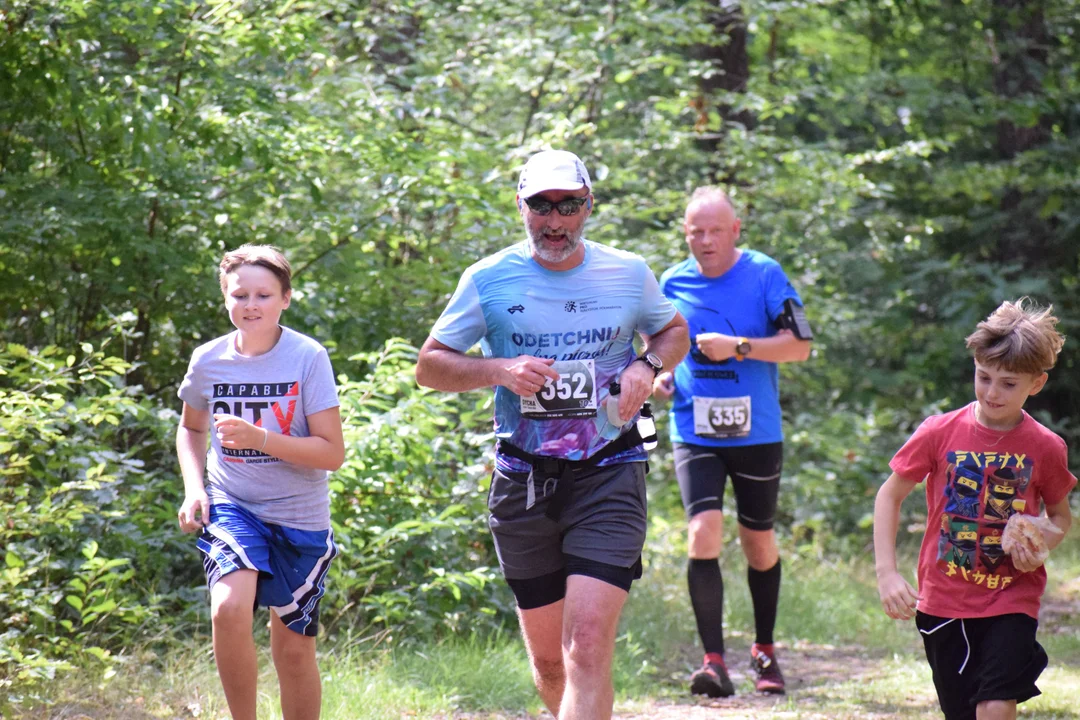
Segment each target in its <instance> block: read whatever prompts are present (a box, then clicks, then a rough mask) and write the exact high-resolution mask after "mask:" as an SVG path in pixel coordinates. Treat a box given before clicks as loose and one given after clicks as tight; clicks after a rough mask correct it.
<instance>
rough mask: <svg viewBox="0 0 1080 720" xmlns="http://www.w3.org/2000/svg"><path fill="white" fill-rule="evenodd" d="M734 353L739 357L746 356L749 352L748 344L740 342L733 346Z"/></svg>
mask: <svg viewBox="0 0 1080 720" xmlns="http://www.w3.org/2000/svg"><path fill="white" fill-rule="evenodd" d="M735 352H736V353H738V354H739V355H746V354H748V353H749V352H750V343H748V342H741V343H739V344H738V345H736V346H735Z"/></svg>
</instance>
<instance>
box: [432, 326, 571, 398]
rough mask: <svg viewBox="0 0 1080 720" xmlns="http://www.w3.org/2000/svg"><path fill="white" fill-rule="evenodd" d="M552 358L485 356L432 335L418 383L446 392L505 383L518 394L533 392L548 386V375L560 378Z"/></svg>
mask: <svg viewBox="0 0 1080 720" xmlns="http://www.w3.org/2000/svg"><path fill="white" fill-rule="evenodd" d="M553 362H555V361H554V360H551V359H544V358H536V357H532V356H531V355H519V356H518V357H515V358H483V357H476V356H475V355H466V354H465V353H463V352H458V351H457V350H455V349H454V348H452V347H450V346H448V345H444V344H442V343H441V342H439V341H438V340H436V339H435V338H432V337H429V338H428V339H427V341H426V342H425V343H424V346H423V347H422V348H420V356H419V357H418V358H417V360H416V382H417V383H418V384H420V385H422V386H423V387H429V388H432V389H434V390H443V391H444V392H467V391H469V390H476V389H479V388H484V387H493V386H495V385H502V386H503V387H505V388H508V389H509V390H510V391H511V392H513V393H514V394H515V395H532V394H534V393H537V392H539V391H540V388H542V387H544V380H545V378H551V379H552V380H558V379H559V374H558V373H557V372H555V371H554V370H552V369H551V364H552V363H553Z"/></svg>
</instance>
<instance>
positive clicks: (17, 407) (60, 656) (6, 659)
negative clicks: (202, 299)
mask: <svg viewBox="0 0 1080 720" xmlns="http://www.w3.org/2000/svg"><path fill="white" fill-rule="evenodd" d="M79 354H80V355H81V356H82V358H81V359H79V358H78V357H77V356H76V355H74V354H69V353H65V352H63V351H61V350H59V349H57V348H55V347H47V348H44V349H42V350H40V351H31V350H28V349H27V348H25V347H23V346H21V345H15V344H10V345H7V346H6V347H4V348H0V438H2V440H0V517H3V522H2V524H0V545H2V546H3V548H4V558H3V561H4V569H3V571H2V572H0V640H2V642H0V690H2V689H5V688H6V689H11V688H14V687H15V686H16V685H18V686H19V687H20V688H21V691H28V690H29V691H32V689H33V687H34V685H35V684H36V683H38V682H40V681H42V680H45V679H51V678H53V677H54V676H55V673H56V672H57V670H60V669H65V668H69V667H71V666H72V665H79V666H84V665H90V666H100V665H102V664H103V665H104V669H105V671H106V673H108V671H109V668H110V666H111V664H112V663H113V662H114V661H115V657H114V656H113V655H112V651H111V650H110V648H111V649H113V650H115V649H116V648H121V647H123V646H124V645H125V644H127V643H128V642H131V641H133V640H134V639H135V638H136V637H137V636H138V635H139V633H140V632H141V631H142V630H143V629H144V627H143V626H144V624H145V623H146V622H148V621H150V620H151V619H153V617H154V614H155V612H154V607H153V604H152V603H148V602H147V600H146V598H145V593H146V585H147V583H148V582H151V580H150V579H149V578H150V577H152V575H147V574H146V573H147V571H149V572H150V573H153V572H155V570H158V569H160V568H161V567H162V565H163V564H168V563H167V562H165V563H163V562H162V561H161V560H160V559H157V560H150V558H151V556H152V554H153V553H154V551H155V545H154V543H149V545H148V544H147V538H149V537H151V536H156V535H158V530H159V528H158V527H157V524H156V522H154V521H152V520H150V519H149V518H151V517H152V516H153V512H149V513H148V512H147V511H146V510H144V509H142V508H140V507H136V506H138V505H140V504H141V503H144V502H146V501H147V500H148V499H149V498H151V497H155V498H156V497H158V496H157V494H156V492H140V491H139V488H145V486H146V484H147V483H148V482H149V481H152V479H153V473H152V472H151V473H150V474H149V477H148V473H147V472H146V465H147V459H148V457H150V456H153V455H156V454H157V453H158V444H159V438H160V436H161V434H162V430H163V418H162V417H160V416H159V415H158V414H156V413H155V412H154V411H153V410H152V409H151V406H150V404H149V403H148V402H147V401H145V400H142V401H140V400H138V399H137V397H136V395H135V392H134V391H133V390H132V389H131V388H126V387H124V385H123V382H122V379H123V374H124V373H125V372H126V371H127V370H128V369H129V368H128V366H127V365H126V364H125V363H124V362H122V361H121V360H118V359H117V358H114V357H109V356H107V355H106V354H105V353H104V352H103V351H102V349H100V348H99V349H94V348H93V347H92V346H91V345H90V344H88V343H84V344H83V345H82V347H81V348H80V349H79ZM129 490H130V492H129ZM158 545H160V544H158ZM140 559H145V560H146V562H140ZM136 569H138V573H136ZM166 577H168V575H166ZM12 692H14V691H12ZM3 697H4V695H3V694H0V702H2V701H3ZM9 699H12V700H14V699H17V697H16V696H14V695H13V696H12V697H10V698H9Z"/></svg>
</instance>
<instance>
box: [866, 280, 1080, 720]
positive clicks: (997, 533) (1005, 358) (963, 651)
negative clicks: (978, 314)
mask: <svg viewBox="0 0 1080 720" xmlns="http://www.w3.org/2000/svg"><path fill="white" fill-rule="evenodd" d="M1025 300H1026V299H1025V298H1022V299H1021V300H1020V301H1018V302H1016V303H1011V302H1005V303H1002V305H1001V306H1000V307H999V308H998V309H997V310H995V311H994V312H993V313H992V314H991V315H990V317H988V318H987V319H986V320H984V321H983V322H981V323H979V324H978V326H977V328H976V330H975V332H974V333H972V334H971V335H970V336H968V338H967V347H968V348H969V349H970V350H971V351H972V354H973V355H974V356H975V398H976V402H974V403H971V404H969V405H967V406H965V407H963V408H961V409H959V410H954V411H952V412H950V413H946V414H944V415H935V416H933V417H930V418H927V419H926V420H924V421H923V423H922V425H920V426H919V428H918V429H917V430H916V431H915V433H914V434H913V435H912V436H911V438H910V439H909V440H908V441H907V442H906V443H905V444H904V446H903V447H902V448H900V451H899V452H897V453H896V456H895V457H894V458H893V459H892V462H891V463H889V466H890V467H891V468H892V471H893V473H892V475H890V476H889V479H888V480H886V481H885V484H884V485H882V486H881V489H880V490H879V491H878V494H877V500H876V502H875V503H874V555H875V558H876V565H877V578H878V592H879V593H880V595H881V604H882V606H883V607H884V609H885V612H886V614H888V616H889V617H891V618H894V619H897V620H907V619H910V618H911V617H912V616H913V615H914V617H915V625H916V627H917V628H918V629H919V632H920V633H921V634H922V636H923V644H924V645H925V647H926V659H927V660H928V661H929V663H930V668H931V670H932V671H933V675H934V687H935V688H936V689H937V694H938V701H939V702H940V704H941V709H942V711H943V712H944V713H945V717H946V718H947V720H961V719H965V720H966V719H971V720H975V719H977V720H997V719H999V718H1007V719H1012V718H1015V717H1016V705H1017V703H1020V702H1023V701H1025V700H1027V699H1028V698H1031V697H1034V696H1036V695H1038V694H1039V689H1038V688H1037V687H1036V686H1035V680H1036V679H1037V678H1038V677H1039V675H1040V674H1041V673H1042V671H1043V669H1044V668H1045V667H1046V662H1047V658H1046V652H1045V651H1044V650H1043V648H1042V646H1041V645H1039V643H1038V642H1037V641H1036V640H1035V631H1036V628H1037V627H1038V617H1039V600H1040V598H1041V597H1042V594H1043V591H1044V590H1045V589H1046V569H1045V568H1044V567H1043V565H1042V562H1041V561H1040V560H1039V557H1038V556H1036V555H1035V554H1034V553H1033V552H1031V551H1029V550H1028V549H1027V548H1026V547H1023V546H1018V547H1017V548H1016V549H1013V550H1012V554H1011V555H1006V554H1005V553H1004V549H1003V547H1002V543H1001V540H1002V534H1003V532H1004V529H1005V525H1006V523H1007V521H1008V519H1009V517H1010V516H1012V515H1014V514H1016V513H1024V514H1027V515H1038V514H1039V505H1040V503H1041V504H1044V505H1045V506H1046V515H1047V517H1048V518H1049V519H1050V521H1051V522H1053V524H1054V525H1055V526H1057V528H1059V529H1060V530H1061V531H1062V532H1061V533H1052V534H1051V533H1047V534H1046V537H1045V539H1046V544H1047V546H1048V547H1049V548H1050V549H1051V550H1052V549H1053V548H1054V547H1056V546H1057V545H1058V543H1060V542H1061V539H1062V537H1064V533H1065V532H1067V531H1068V529H1069V526H1070V525H1071V524H1072V514H1071V512H1070V511H1069V498H1068V494H1069V491H1070V490H1072V488H1073V486H1074V485H1075V484H1076V478H1075V477H1074V476H1073V475H1072V473H1070V472H1069V468H1068V451H1067V448H1066V447H1065V442H1064V441H1063V440H1062V439H1061V438H1060V437H1058V436H1057V435H1055V434H1054V433H1053V432H1051V431H1050V430H1047V429H1046V428H1045V427H1043V426H1042V425H1040V424H1039V423H1038V422H1037V421H1036V420H1035V419H1034V418H1033V417H1031V416H1030V415H1028V414H1027V413H1026V412H1024V409H1023V408H1024V403H1025V402H1026V401H1027V399H1028V397H1029V396H1031V395H1034V394H1035V393H1037V392H1039V391H1040V390H1042V388H1043V385H1045V384H1046V379H1047V374H1046V371H1047V370H1049V369H1050V368H1052V367H1053V366H1054V363H1055V362H1056V361H1057V355H1058V353H1059V352H1060V351H1061V346H1062V344H1063V343H1064V341H1065V339H1064V338H1063V337H1062V336H1061V334H1059V333H1058V332H1057V330H1056V329H1055V327H1054V326H1055V325H1056V324H1057V321H1058V320H1057V318H1056V317H1054V316H1053V315H1052V314H1051V310H1052V308H1046V309H1042V310H1040V309H1038V308H1033V307H1030V306H1027V305H1026V304H1025ZM923 480H925V481H926V504H927V510H928V517H927V523H926V534H925V535H924V536H923V542H922V549H921V550H920V552H919V591H918V593H916V591H915V590H914V589H913V588H912V587H911V585H910V584H908V582H907V581H906V580H905V579H904V578H903V576H902V575H901V574H900V573H899V572H898V571H897V569H896V530H897V525H898V524H899V520H900V504H901V503H902V502H903V501H904V498H905V497H907V496H908V494H909V493H910V492H911V491H912V490H913V489H914V488H915V486H916V485H917V484H919V483H920V482H922V481H923ZM916 606H917V608H918V609H917V610H916Z"/></svg>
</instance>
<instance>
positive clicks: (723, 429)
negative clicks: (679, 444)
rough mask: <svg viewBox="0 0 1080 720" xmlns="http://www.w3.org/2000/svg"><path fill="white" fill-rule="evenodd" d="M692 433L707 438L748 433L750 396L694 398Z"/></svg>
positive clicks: (739, 435) (743, 435) (742, 435)
mask: <svg viewBox="0 0 1080 720" xmlns="http://www.w3.org/2000/svg"><path fill="white" fill-rule="evenodd" d="M694 434H695V435H698V436H699V437H707V438H737V437H746V436H747V435H749V434H750V396H749V395H744V396H743V397H731V398H707V397H695V398H694Z"/></svg>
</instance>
